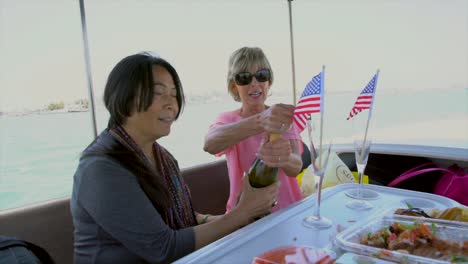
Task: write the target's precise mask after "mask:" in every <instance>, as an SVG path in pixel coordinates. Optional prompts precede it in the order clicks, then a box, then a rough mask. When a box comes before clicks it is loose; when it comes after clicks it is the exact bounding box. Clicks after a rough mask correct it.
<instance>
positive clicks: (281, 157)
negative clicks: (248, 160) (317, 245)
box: [257, 138, 293, 168]
mask: <svg viewBox="0 0 468 264" xmlns="http://www.w3.org/2000/svg"><path fill="white" fill-rule="evenodd" d="M291 153H293V151H292V148H291V144H290V142H289V140H287V139H282V138H280V139H278V140H275V141H269V142H266V143H264V144H262V146H260V149H259V151H258V153H257V156H258V158H260V159H261V160H262V161H263V162H264V163H265V164H266V165H268V166H270V167H278V168H281V167H284V166H286V165H287V164H288V163H289V161H290V158H291Z"/></svg>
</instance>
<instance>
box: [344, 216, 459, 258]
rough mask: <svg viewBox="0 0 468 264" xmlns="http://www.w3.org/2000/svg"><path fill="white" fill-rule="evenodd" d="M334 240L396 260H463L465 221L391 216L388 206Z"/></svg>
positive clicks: (348, 247) (351, 248) (349, 248)
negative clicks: (382, 211)
mask: <svg viewBox="0 0 468 264" xmlns="http://www.w3.org/2000/svg"><path fill="white" fill-rule="evenodd" d="M336 243H337V245H338V246H339V247H341V248H342V249H343V250H345V251H349V252H354V253H357V254H363V255H367V256H372V257H377V258H380V259H385V260H389V261H395V262H399V263H467V262H468V223H464V222H455V221H447V220H440V219H435V218H426V217H415V216H407V215H395V214H394V209H391V210H387V211H386V212H384V213H383V214H381V215H378V216H375V217H373V218H368V219H367V220H363V221H362V222H361V224H359V223H358V224H356V225H354V226H352V227H350V228H348V229H347V230H345V231H343V232H342V233H339V234H338V235H337V237H336Z"/></svg>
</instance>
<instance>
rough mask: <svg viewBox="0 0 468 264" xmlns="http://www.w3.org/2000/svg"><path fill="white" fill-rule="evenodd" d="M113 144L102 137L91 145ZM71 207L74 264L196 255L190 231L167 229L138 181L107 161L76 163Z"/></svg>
mask: <svg viewBox="0 0 468 264" xmlns="http://www.w3.org/2000/svg"><path fill="white" fill-rule="evenodd" d="M115 143H116V140H115V139H114V138H113V137H112V136H111V135H110V134H108V133H107V132H103V133H102V134H101V135H100V137H99V138H98V141H97V142H96V143H95V144H101V145H102V146H106V145H107V146H108V145H110V144H115ZM70 206H71V212H72V216H73V224H74V227H75V232H74V237H75V243H74V246H75V256H74V257H75V263H78V264H81V263H113V264H116V263H146V262H149V263H167V262H171V261H174V260H176V259H178V258H180V257H182V256H184V255H186V254H188V253H190V252H192V251H193V250H194V249H195V235H194V231H193V228H185V229H180V230H173V229H171V228H170V227H169V226H167V225H166V223H165V222H164V220H163V218H162V217H161V215H160V214H159V213H158V211H157V210H156V209H155V208H154V207H153V205H152V203H151V202H150V200H149V199H148V197H147V196H146V194H145V193H144V192H143V190H142V189H141V187H140V185H139V184H138V181H137V179H136V177H135V176H134V175H133V174H132V173H131V172H130V171H128V170H127V169H125V168H124V167H123V166H121V165H120V164H118V163H117V162H116V161H115V160H113V159H111V158H108V157H105V156H101V157H96V156H93V157H85V158H82V159H81V160H80V163H79V166H78V169H77V171H76V173H75V176H74V183H73V194H72V198H71V201H70Z"/></svg>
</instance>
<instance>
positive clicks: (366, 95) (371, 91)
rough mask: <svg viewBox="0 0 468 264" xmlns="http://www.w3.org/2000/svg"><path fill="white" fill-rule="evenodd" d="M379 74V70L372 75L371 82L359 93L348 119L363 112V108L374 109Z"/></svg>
mask: <svg viewBox="0 0 468 264" xmlns="http://www.w3.org/2000/svg"><path fill="white" fill-rule="evenodd" d="M378 75H379V72H378V71H377V73H376V74H375V75H374V77H372V79H371V80H370V82H369V83H368V84H367V85H366V87H365V88H364V90H362V92H361V94H359V96H358V98H357V99H356V102H355V103H354V106H353V108H352V109H351V111H350V112H349V115H348V117H347V118H346V120H349V119H351V118H353V117H355V116H356V115H357V114H358V113H360V112H362V111H363V110H367V109H372V104H373V101H374V95H375V88H376V86H377V76H378Z"/></svg>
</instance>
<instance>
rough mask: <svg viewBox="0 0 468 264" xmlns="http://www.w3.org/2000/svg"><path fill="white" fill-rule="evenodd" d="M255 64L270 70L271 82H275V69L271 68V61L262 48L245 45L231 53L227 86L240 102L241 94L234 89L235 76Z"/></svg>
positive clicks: (233, 96)
mask: <svg viewBox="0 0 468 264" xmlns="http://www.w3.org/2000/svg"><path fill="white" fill-rule="evenodd" d="M255 66H256V67H257V68H258V69H268V70H270V74H271V78H270V84H273V70H272V69H271V66H270V62H269V61H268V59H267V57H266V56H265V53H263V51H262V49H261V48H258V47H243V48H240V49H238V50H236V51H234V52H233V53H232V54H231V57H230V58H229V63H228V74H227V87H228V92H229V94H230V95H231V96H232V98H234V100H235V101H237V102H239V101H240V97H239V94H238V93H237V92H236V91H234V89H233V87H234V82H235V81H234V77H235V76H236V74H238V73H240V72H246V71H249V70H250V69H252V68H254V67H255Z"/></svg>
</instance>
